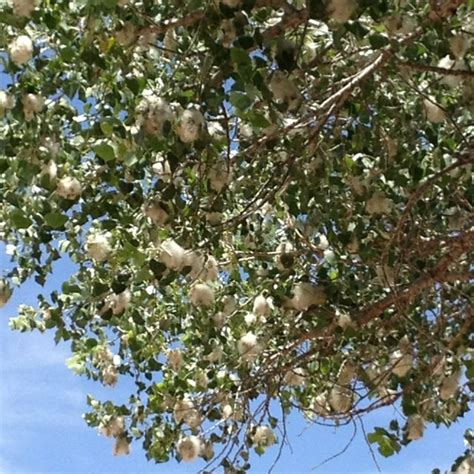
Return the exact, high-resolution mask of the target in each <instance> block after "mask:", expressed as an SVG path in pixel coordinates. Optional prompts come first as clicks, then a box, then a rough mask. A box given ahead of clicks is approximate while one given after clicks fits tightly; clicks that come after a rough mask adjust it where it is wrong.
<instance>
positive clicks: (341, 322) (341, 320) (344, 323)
mask: <svg viewBox="0 0 474 474" xmlns="http://www.w3.org/2000/svg"><path fill="white" fill-rule="evenodd" d="M337 325H338V326H339V327H340V328H342V329H343V330H344V331H345V330H346V329H347V328H350V327H352V325H353V321H352V318H351V317H350V315H348V314H347V313H340V314H339V315H338V317H337Z"/></svg>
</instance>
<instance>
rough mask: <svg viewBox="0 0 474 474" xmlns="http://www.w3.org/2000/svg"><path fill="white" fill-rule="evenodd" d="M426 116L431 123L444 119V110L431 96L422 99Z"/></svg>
mask: <svg viewBox="0 0 474 474" xmlns="http://www.w3.org/2000/svg"><path fill="white" fill-rule="evenodd" d="M423 105H424V107H425V112H426V118H427V119H428V120H429V121H430V122H432V123H441V122H443V121H444V120H445V119H446V114H445V112H444V110H443V109H442V108H441V107H440V106H439V105H438V104H437V103H436V100H435V99H434V98H433V97H430V98H429V99H424V100H423Z"/></svg>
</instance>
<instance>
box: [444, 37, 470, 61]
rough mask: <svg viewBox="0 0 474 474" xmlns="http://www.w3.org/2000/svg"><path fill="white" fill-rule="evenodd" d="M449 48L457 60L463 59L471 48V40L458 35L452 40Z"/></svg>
mask: <svg viewBox="0 0 474 474" xmlns="http://www.w3.org/2000/svg"><path fill="white" fill-rule="evenodd" d="M449 46H450V48H451V52H452V53H453V56H454V57H455V58H457V59H462V58H463V57H464V56H465V54H466V52H467V50H468V49H469V46H470V38H469V37H467V36H466V35H456V36H453V37H452V38H450V40H449Z"/></svg>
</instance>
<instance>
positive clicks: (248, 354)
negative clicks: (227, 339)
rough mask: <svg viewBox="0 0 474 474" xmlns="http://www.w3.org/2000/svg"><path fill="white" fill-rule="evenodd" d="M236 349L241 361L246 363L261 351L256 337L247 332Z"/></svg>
mask: <svg viewBox="0 0 474 474" xmlns="http://www.w3.org/2000/svg"><path fill="white" fill-rule="evenodd" d="M237 349H238V351H239V354H240V355H241V356H242V359H244V360H248V361H251V360H254V359H255V358H256V357H257V356H258V354H259V353H260V350H261V348H260V345H259V343H258V339H257V336H256V335H255V334H253V333H252V332H248V333H247V334H245V335H244V336H242V337H241V338H240V339H239V341H238V343H237Z"/></svg>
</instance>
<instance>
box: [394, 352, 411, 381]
mask: <svg viewBox="0 0 474 474" xmlns="http://www.w3.org/2000/svg"><path fill="white" fill-rule="evenodd" d="M390 367H391V371H392V374H395V375H396V376H398V377H405V375H407V374H408V372H410V370H411V369H412V367H413V356H412V355H411V354H410V353H409V352H404V351H402V350H396V351H394V352H393V353H392V354H391V355H390Z"/></svg>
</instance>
